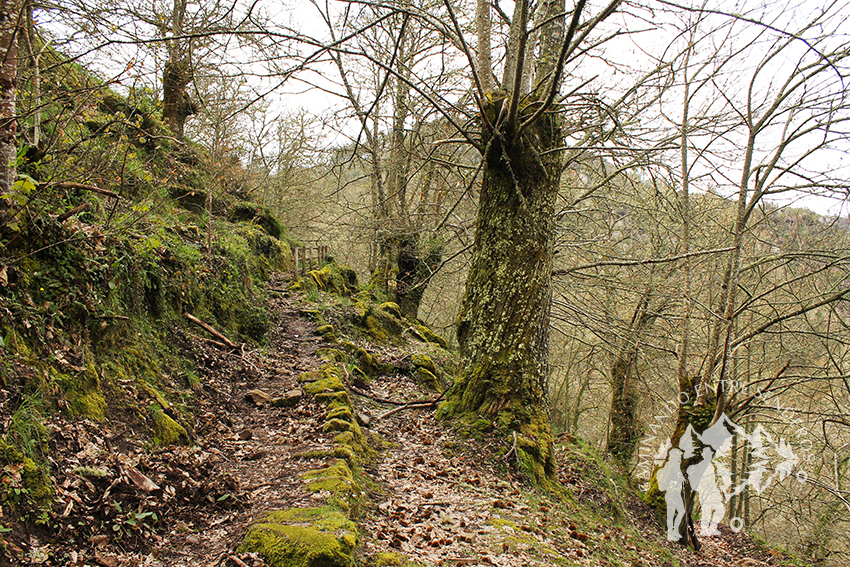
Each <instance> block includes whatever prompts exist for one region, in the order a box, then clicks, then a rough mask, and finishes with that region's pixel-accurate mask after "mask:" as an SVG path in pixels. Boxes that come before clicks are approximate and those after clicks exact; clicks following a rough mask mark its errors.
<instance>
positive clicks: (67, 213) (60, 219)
mask: <svg viewBox="0 0 850 567" xmlns="http://www.w3.org/2000/svg"><path fill="white" fill-rule="evenodd" d="M90 210H91V203H83V204H82V205H79V206H77V207H74V208H73V209H71V210H70V211H65V212H64V213H62V214H61V215H59V216H58V217H56V220H57V221H58V222H65V221H66V220H68V219H69V218H71V217H73V216H74V215H78V214H80V213H82V212H83V211H90Z"/></svg>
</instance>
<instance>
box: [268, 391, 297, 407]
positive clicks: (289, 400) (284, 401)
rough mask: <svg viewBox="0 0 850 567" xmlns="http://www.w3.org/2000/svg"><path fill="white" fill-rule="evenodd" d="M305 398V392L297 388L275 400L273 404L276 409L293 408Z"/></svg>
mask: <svg viewBox="0 0 850 567" xmlns="http://www.w3.org/2000/svg"><path fill="white" fill-rule="evenodd" d="M303 396H304V392H303V391H302V390H299V389H297V388H296V389H294V390H289V391H288V392H286V393H285V394H284V395H283V396H280V397H278V398H273V399H272V401H271V403H272V405H273V406H274V407H276V408H291V407H292V406H295V405H297V404H298V402H300V401H301V398H302V397H303Z"/></svg>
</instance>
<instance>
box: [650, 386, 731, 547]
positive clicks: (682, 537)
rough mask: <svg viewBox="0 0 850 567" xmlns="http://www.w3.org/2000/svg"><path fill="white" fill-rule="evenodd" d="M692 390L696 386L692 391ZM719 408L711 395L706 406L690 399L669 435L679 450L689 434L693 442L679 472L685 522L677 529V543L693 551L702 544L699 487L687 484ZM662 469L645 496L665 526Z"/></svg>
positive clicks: (680, 407) (658, 467) (653, 475)
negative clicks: (697, 525)
mask: <svg viewBox="0 0 850 567" xmlns="http://www.w3.org/2000/svg"><path fill="white" fill-rule="evenodd" d="M689 390H690V391H693V386H692V385H691V387H690V388H689ZM716 408H717V399H716V397H715V396H713V395H711V394H709V396H708V397H707V398H706V400H705V402H704V403H703V405H696V404H695V403H694V400H693V399H691V400H689V401H688V403H686V404H680V405H679V411H678V414H677V417H676V428H675V429H674V430H673V435H671V436H670V447H671V448H674V447H679V444H680V442H681V441H682V439H684V438H685V436H686V435H688V434H690V435H691V437H692V441H693V443H694V444H693V447H692V451H691V453H690V454H687V453H686V454H685V455H684V456H683V458H682V460H681V464H680V467H679V468H680V471H681V473H682V476H681V478H682V479H684V481H683V483H682V499H683V502H684V505H685V511H684V514H683V520H682V521H681V522H679V524H678V525H677V526H676V528H677V533H678V539H677V541H678V543H680V544H682V545H684V546H690V547H692V548H693V549H694V550H697V551H698V550H699V548H700V547H701V544H700V542H699V540H698V539H697V536H696V529H695V527H694V522H693V511H694V504H695V503H696V495H697V492H696V488H697V487H696V486H691V485H690V483H689V482H688V475H687V471H688V468H689V467H691V466H692V465H695V464H697V463H699V462H700V461H701V460H702V459H703V455H702V449H703V447H704V446H705V445H703V444H702V442H701V441H700V439H698V438H697V437H696V436H697V435H702V434H703V433H704V432H705V431H706V430H707V429H708V428H709V427H710V426H711V425H713V422H714V419H713V418H714V413H715V410H716ZM660 469H661V466H657V467H656V468H655V470H654V471H653V472H652V476H651V478H650V480H649V489H648V490H647V491H646V494H645V495H644V499H645V500H646V501H647V502H648V503H650V504H652V505H653V506H654V507H655V510H656V512H657V514H658V517H659V519H660V520H661V524H662V525H666V522H667V508H666V501H665V493H664V492H662V491H660V490H659V488H658V472H659V470H660Z"/></svg>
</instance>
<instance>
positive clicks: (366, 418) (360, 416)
mask: <svg viewBox="0 0 850 567" xmlns="http://www.w3.org/2000/svg"><path fill="white" fill-rule="evenodd" d="M356 419H357V422H358V423H359V424H360V425H362V426H363V427H369V424H371V423H372V416H370V415H369V414H368V413H366V412H364V411H359V412H357V416H356Z"/></svg>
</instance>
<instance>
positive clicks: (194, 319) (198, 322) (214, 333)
mask: <svg viewBox="0 0 850 567" xmlns="http://www.w3.org/2000/svg"><path fill="white" fill-rule="evenodd" d="M183 316H184V317H186V318H187V319H188V320H190V321H191V322H193V323H194V324H196V325H198V326H199V327H201V328H202V329H204V330H206V331H207V332H209V333H210V334H211V335H212V336H214V337H215V338H217V339H218V340H220V341H221V342H223V343H224V344H226V345H227V346H229V347H230V348H238V347H237V345H236V344H234V343H233V341H231V340H230V339H228V338H227V337H225V336H224V335H222V334H221V333H219V332H218V331H216V330H215V329H213V328H212V327H211V326H209V325H207V324H206V323H204V322H203V321H201V320H200V319H198V318H197V317H195V316H194V315H192V314H191V313H183Z"/></svg>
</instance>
